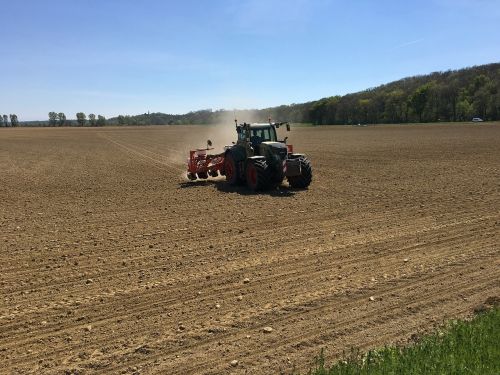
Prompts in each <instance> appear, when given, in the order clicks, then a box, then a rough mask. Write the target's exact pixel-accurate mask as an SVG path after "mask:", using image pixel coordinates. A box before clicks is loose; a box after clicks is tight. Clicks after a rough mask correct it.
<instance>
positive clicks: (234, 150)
mask: <svg viewBox="0 0 500 375" xmlns="http://www.w3.org/2000/svg"><path fill="white" fill-rule="evenodd" d="M243 151H244V150H240V149H239V147H231V148H229V149H227V150H226V152H225V153H224V156H227V155H228V154H229V153H230V154H231V156H232V157H233V159H234V161H237V162H239V161H244V160H245V153H244V152H243Z"/></svg>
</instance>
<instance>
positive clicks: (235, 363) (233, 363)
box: [231, 359, 239, 367]
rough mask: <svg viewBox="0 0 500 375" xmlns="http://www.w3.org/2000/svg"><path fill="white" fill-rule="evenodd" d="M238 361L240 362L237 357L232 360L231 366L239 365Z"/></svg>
mask: <svg viewBox="0 0 500 375" xmlns="http://www.w3.org/2000/svg"><path fill="white" fill-rule="evenodd" d="M238 363H239V362H238V361H237V360H236V359H233V360H232V361H231V366H233V367H236V366H238Z"/></svg>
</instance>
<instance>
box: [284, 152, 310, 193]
mask: <svg viewBox="0 0 500 375" xmlns="http://www.w3.org/2000/svg"><path fill="white" fill-rule="evenodd" d="M300 169H301V171H300V175H299V176H291V177H287V178H286V179H287V180H288V184H289V185H290V186H291V187H293V188H295V189H305V188H307V187H308V186H309V185H310V184H311V181H312V167H311V162H310V161H309V159H307V158H306V157H305V156H301V157H300Z"/></svg>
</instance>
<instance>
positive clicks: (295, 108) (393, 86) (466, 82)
mask: <svg viewBox="0 0 500 375" xmlns="http://www.w3.org/2000/svg"><path fill="white" fill-rule="evenodd" d="M234 114H235V115H236V117H237V118H238V119H239V120H241V121H266V120H267V119H268V118H269V117H271V118H273V119H275V120H280V121H290V122H294V123H311V124H315V125H326V124H332V125H336V124H338V125H340V124H358V123H361V124H380V123H410V122H411V123H413V122H438V121H470V120H471V119H472V118H473V117H479V118H481V119H483V120H485V121H493V120H500V63H494V64H488V65H480V66H474V67H470V68H465V69H460V70H449V71H445V72H435V73H431V74H428V75H421V76H414V77H409V78H404V79H401V80H398V81H394V82H391V83H388V84H385V85H382V86H378V87H375V88H371V89H367V90H365V91H361V92H357V93H353V94H347V95H344V96H331V97H328V98H323V99H320V100H316V101H312V102H307V103H302V104H291V105H281V106H278V107H271V108H264V109H256V110H236V111H235V112H233V111H232V110H230V111H228V110H217V111H213V110H211V109H206V110H200V111H194V112H189V113H186V114H182V115H171V114H165V113H144V114H141V115H137V116H118V117H114V118H111V119H109V120H108V121H107V123H108V124H114V125H150V124H151V125H166V124H170V125H175V124H179V125H180V124H213V123H221V122H225V121H227V120H228V118H231V117H233V116H234Z"/></svg>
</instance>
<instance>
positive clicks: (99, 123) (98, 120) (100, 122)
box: [97, 115, 106, 126]
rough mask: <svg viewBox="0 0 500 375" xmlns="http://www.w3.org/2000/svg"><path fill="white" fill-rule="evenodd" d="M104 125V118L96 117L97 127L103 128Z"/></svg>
mask: <svg viewBox="0 0 500 375" xmlns="http://www.w3.org/2000/svg"><path fill="white" fill-rule="evenodd" d="M104 125H106V117H104V116H101V115H98V116H97V126H104Z"/></svg>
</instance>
